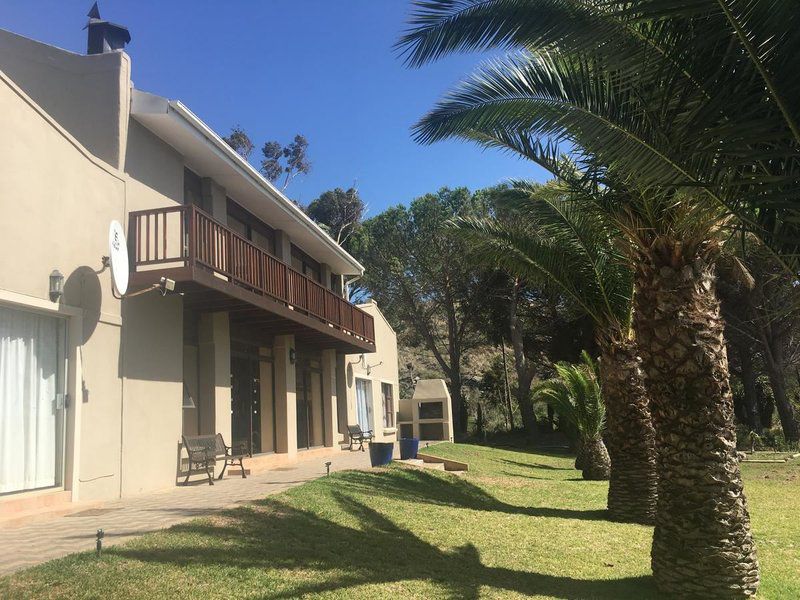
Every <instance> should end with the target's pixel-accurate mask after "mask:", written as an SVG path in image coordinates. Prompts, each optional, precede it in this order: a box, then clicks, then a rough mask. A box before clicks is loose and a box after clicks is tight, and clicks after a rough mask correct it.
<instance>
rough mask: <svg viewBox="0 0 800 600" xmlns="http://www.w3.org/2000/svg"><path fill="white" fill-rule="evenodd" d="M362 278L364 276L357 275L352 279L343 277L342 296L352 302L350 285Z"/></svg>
mask: <svg viewBox="0 0 800 600" xmlns="http://www.w3.org/2000/svg"><path fill="white" fill-rule="evenodd" d="M362 277H363V275H356V276H355V277H353V278H352V279H345V276H344V275H342V295H343V296H344V299H345V300H350V284H351V283H353V282H355V281H358V280H359V279H361V278H362Z"/></svg>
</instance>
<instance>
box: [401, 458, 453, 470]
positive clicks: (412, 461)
mask: <svg viewBox="0 0 800 600" xmlns="http://www.w3.org/2000/svg"><path fill="white" fill-rule="evenodd" d="M397 462H399V463H401V464H404V465H408V466H409V467H414V468H417V469H433V470H434V471H444V470H445V467H444V463H443V462H428V461H424V460H422V459H421V458H409V459H406V460H398V461H397Z"/></svg>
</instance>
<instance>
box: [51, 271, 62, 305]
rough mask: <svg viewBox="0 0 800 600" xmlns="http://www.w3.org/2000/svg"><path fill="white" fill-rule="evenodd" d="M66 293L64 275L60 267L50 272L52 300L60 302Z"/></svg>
mask: <svg viewBox="0 0 800 600" xmlns="http://www.w3.org/2000/svg"><path fill="white" fill-rule="evenodd" d="M63 294H64V276H63V275H62V274H61V271H59V270H58V269H53V272H52V273H50V301H51V302H58V301H59V299H60V298H61V296H62V295H63Z"/></svg>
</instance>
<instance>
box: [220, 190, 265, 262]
mask: <svg viewBox="0 0 800 600" xmlns="http://www.w3.org/2000/svg"><path fill="white" fill-rule="evenodd" d="M227 207H228V227H230V228H231V229H233V230H234V231H235V232H236V233H238V234H239V235H241V236H242V237H245V238H247V239H248V240H250V241H251V242H253V243H254V244H255V245H256V246H258V247H259V248H261V249H262V250H264V251H266V252H269V253H270V254H273V255H274V254H275V230H274V229H272V227H270V226H269V225H267V224H266V223H264V222H263V221H261V220H260V219H259V218H258V217H256V216H255V215H254V214H252V213H251V212H249V211H247V210H245V209H244V208H242V207H241V206H239V205H238V204H237V203H236V202H234V201H233V200H231V199H230V198H228V199H227Z"/></svg>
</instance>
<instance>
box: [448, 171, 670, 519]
mask: <svg viewBox="0 0 800 600" xmlns="http://www.w3.org/2000/svg"><path fill="white" fill-rule="evenodd" d="M495 205H496V211H495V213H496V215H495V217H494V218H491V219H486V218H471V219H461V220H460V221H457V225H458V227H459V228H460V229H461V231H462V232H463V233H464V235H465V237H467V238H468V239H469V240H470V241H471V244H472V246H473V256H474V257H475V258H476V259H477V260H479V261H481V262H483V263H484V264H487V265H492V266H500V267H502V268H504V269H506V270H507V271H508V272H510V273H511V274H512V275H514V276H516V277H521V278H523V279H528V280H532V281H541V282H543V283H545V284H549V285H554V286H555V287H557V288H558V290H559V291H560V292H561V293H563V294H565V295H566V296H567V297H569V298H570V299H572V300H573V301H574V302H576V304H577V305H578V306H580V307H581V308H582V310H583V311H585V312H586V314H587V315H589V316H590V317H591V318H592V320H593V321H594V323H595V326H596V336H597V341H598V346H599V348H600V350H601V359H600V366H601V368H600V379H601V381H602V387H603V394H604V399H605V405H606V411H607V423H606V436H605V437H606V441H607V446H608V452H609V454H610V457H611V473H610V482H609V488H608V510H609V514H610V516H611V517H612V518H613V519H615V520H619V521H627V522H637V523H652V522H653V519H654V516H655V507H656V490H657V479H656V466H655V463H656V457H655V440H654V437H655V432H654V430H653V426H652V422H651V419H650V408H649V401H648V397H647V393H646V392H645V389H644V380H643V375H642V371H641V367H640V360H639V357H638V352H637V349H636V343H635V340H634V339H633V335H632V333H633V332H632V322H631V310H632V306H631V303H632V292H633V271H632V268H631V266H630V263H629V262H628V261H627V260H626V257H625V256H624V255H623V254H622V253H621V252H620V251H619V249H618V248H617V247H616V245H615V244H616V243H617V242H618V241H619V238H620V233H619V231H617V230H616V229H615V228H614V227H613V225H612V224H611V223H609V222H608V219H606V218H605V215H604V214H603V213H602V212H601V211H599V210H596V209H593V207H592V206H591V205H590V204H587V203H586V202H580V201H578V200H576V198H575V197H572V196H571V195H570V194H569V193H568V192H567V193H565V190H564V186H563V185H561V186H560V185H558V184H556V183H550V184H548V185H546V186H542V185H538V184H529V183H525V182H517V183H515V184H514V185H513V187H512V189H510V190H507V191H505V192H501V193H500V194H498V195H497V197H496V199H495ZM579 449H580V446H579ZM581 458H582V456H581V454H580V453H579V456H578V463H579V462H580V459H581Z"/></svg>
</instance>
